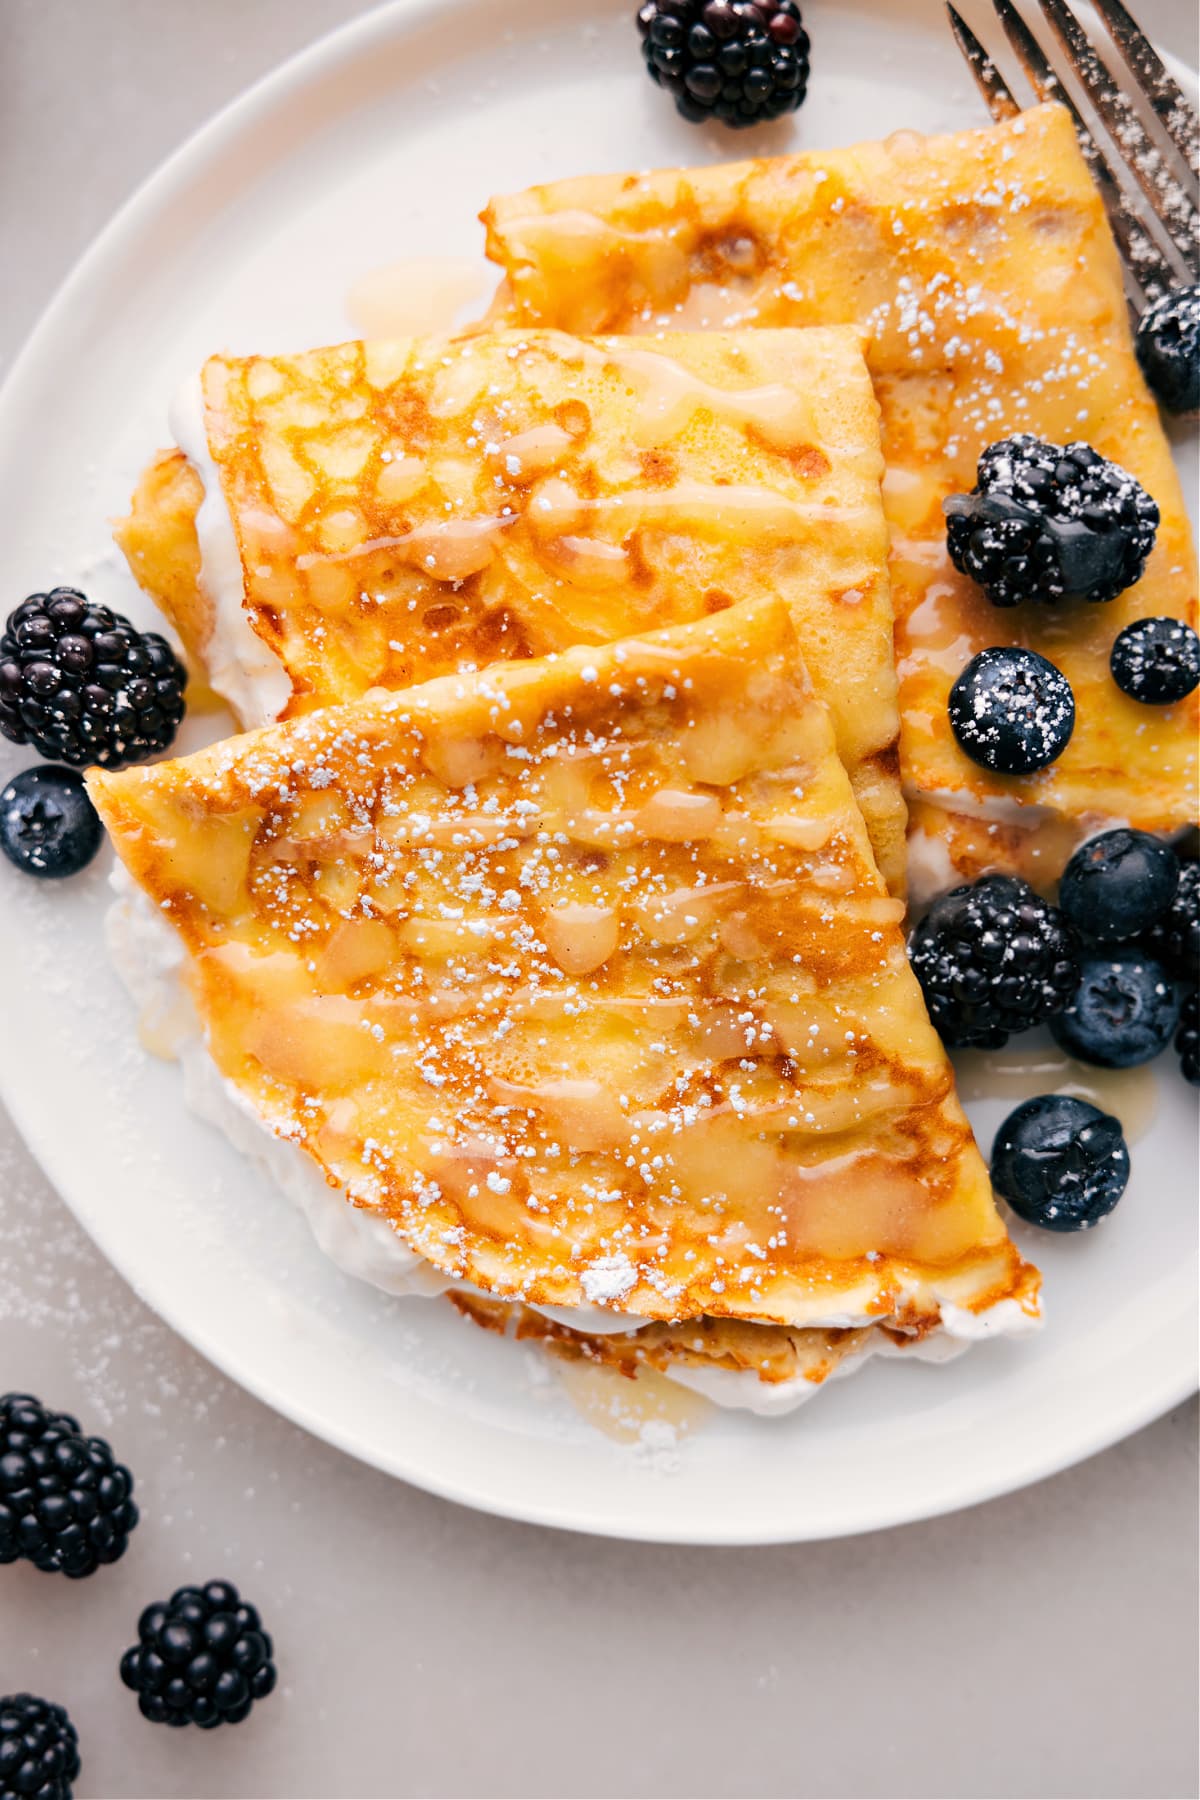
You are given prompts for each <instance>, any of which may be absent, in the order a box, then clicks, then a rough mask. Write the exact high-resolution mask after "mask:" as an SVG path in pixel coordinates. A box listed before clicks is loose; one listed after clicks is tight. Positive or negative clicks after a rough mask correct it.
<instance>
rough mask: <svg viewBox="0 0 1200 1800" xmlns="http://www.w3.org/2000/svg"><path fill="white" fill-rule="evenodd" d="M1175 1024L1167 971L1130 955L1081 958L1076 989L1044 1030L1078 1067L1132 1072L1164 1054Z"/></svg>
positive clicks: (1150, 960)
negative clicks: (1095, 1065)
mask: <svg viewBox="0 0 1200 1800" xmlns="http://www.w3.org/2000/svg"><path fill="white" fill-rule="evenodd" d="M1178 1023H1179V999H1178V997H1177V995H1176V992H1175V983H1174V982H1173V981H1172V979H1171V976H1170V974H1169V972H1168V971H1167V970H1166V969H1165V968H1164V967H1163V965H1162V963H1160V962H1155V961H1154V960H1153V958H1152V957H1149V956H1143V955H1141V954H1140V953H1139V952H1137V951H1136V950H1135V951H1131V952H1127V953H1126V954H1124V955H1118V956H1113V957H1106V956H1087V957H1084V959H1083V961H1082V963H1081V964H1080V970H1079V985H1078V986H1077V988H1076V989H1075V992H1074V993H1073V994H1072V995H1071V997H1070V999H1069V1000H1068V1002H1067V1004H1066V1006H1065V1007H1064V1008H1063V1010H1062V1011H1061V1012H1060V1013H1059V1014H1058V1015H1057V1017H1056V1018H1053V1019H1051V1021H1050V1030H1051V1032H1052V1033H1053V1035H1054V1037H1055V1039H1056V1041H1057V1042H1058V1043H1059V1044H1060V1045H1061V1046H1062V1048H1063V1049H1064V1050H1066V1051H1067V1052H1068V1053H1069V1054H1070V1055H1071V1056H1077V1057H1079V1059H1080V1061H1081V1062H1090V1063H1098V1064H1099V1065H1100V1066H1101V1068H1105V1069H1132V1068H1134V1067H1135V1066H1136V1065H1137V1064H1138V1063H1144V1062H1149V1061H1150V1059H1151V1058H1152V1057H1154V1056H1157V1055H1159V1053H1160V1052H1161V1051H1163V1050H1165V1049H1166V1047H1167V1045H1168V1044H1169V1043H1170V1042H1171V1039H1172V1038H1173V1037H1174V1035H1175V1028H1176V1026H1177V1025H1178Z"/></svg>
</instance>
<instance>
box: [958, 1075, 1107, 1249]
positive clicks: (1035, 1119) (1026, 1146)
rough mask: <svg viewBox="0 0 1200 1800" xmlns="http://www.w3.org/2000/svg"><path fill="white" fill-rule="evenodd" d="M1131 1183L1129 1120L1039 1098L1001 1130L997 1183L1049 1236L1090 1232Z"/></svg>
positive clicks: (1061, 1098)
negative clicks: (1124, 1129) (1125, 1133)
mask: <svg viewBox="0 0 1200 1800" xmlns="http://www.w3.org/2000/svg"><path fill="white" fill-rule="evenodd" d="M1128 1180H1129V1151H1128V1149H1127V1148H1126V1144H1125V1138H1124V1136H1123V1134H1122V1131H1121V1122H1120V1120H1119V1119H1114V1118H1113V1117H1112V1116H1111V1115H1110V1114H1108V1113H1103V1112H1101V1111H1100V1109H1099V1107H1097V1106H1089V1105H1088V1102H1087V1101H1086V1100H1075V1099H1072V1098H1071V1097H1070V1096H1069V1095H1067V1094H1039V1095H1038V1097H1037V1098H1036V1099H1035V1100H1026V1101H1025V1102H1024V1103H1023V1104H1022V1105H1020V1106H1018V1107H1017V1109H1016V1111H1015V1112H1011V1113H1009V1115H1008V1117H1007V1119H1005V1121H1004V1123H1003V1125H1002V1126H1001V1127H1000V1129H999V1131H998V1132H997V1133H996V1143H995V1146H994V1148H993V1150H992V1185H993V1186H994V1187H995V1189H996V1192H997V1193H998V1194H1000V1195H1001V1196H1002V1197H1003V1198H1004V1199H1005V1200H1007V1201H1008V1204H1009V1205H1010V1206H1011V1207H1012V1209H1013V1211H1014V1212H1015V1213H1016V1214H1018V1216H1019V1217H1020V1218H1022V1219H1024V1220H1025V1221H1026V1222H1027V1223H1028V1224H1030V1225H1040V1226H1041V1227H1042V1229H1043V1230H1044V1231H1086V1230H1087V1229H1088V1227H1089V1226H1090V1225H1097V1224H1099V1222H1100V1220H1101V1219H1103V1218H1106V1217H1107V1216H1108V1214H1109V1213H1110V1212H1111V1211H1112V1209H1113V1207H1114V1206H1115V1205H1116V1204H1117V1201H1118V1200H1119V1199H1120V1198H1121V1195H1122V1194H1123V1193H1124V1192H1125V1187H1126V1183H1127V1182H1128Z"/></svg>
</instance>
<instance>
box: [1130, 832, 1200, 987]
mask: <svg viewBox="0 0 1200 1800" xmlns="http://www.w3.org/2000/svg"><path fill="white" fill-rule="evenodd" d="M1142 942H1143V944H1144V945H1145V947H1146V949H1147V950H1148V951H1149V952H1150V954H1151V956H1154V957H1157V959H1158V961H1159V962H1162V963H1165V964H1166V966H1167V968H1168V969H1169V970H1170V971H1171V973H1172V975H1177V976H1178V977H1179V979H1180V980H1181V981H1190V982H1195V981H1200V862H1185V863H1181V864H1180V868H1179V886H1178V887H1177V888H1176V889H1175V898H1174V899H1173V900H1172V902H1171V904H1170V906H1168V908H1167V910H1166V912H1165V913H1163V915H1162V917H1161V918H1160V919H1158V920H1156V922H1155V923H1154V924H1153V925H1152V926H1151V927H1150V929H1149V931H1147V932H1145V933H1144V934H1143V936H1142Z"/></svg>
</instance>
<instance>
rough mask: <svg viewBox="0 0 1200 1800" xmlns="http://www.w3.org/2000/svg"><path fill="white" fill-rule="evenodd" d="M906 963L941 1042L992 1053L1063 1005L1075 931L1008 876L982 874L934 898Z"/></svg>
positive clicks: (1073, 963)
mask: <svg viewBox="0 0 1200 1800" xmlns="http://www.w3.org/2000/svg"><path fill="white" fill-rule="evenodd" d="M908 955H909V961H910V962H911V963H912V966H913V970H914V972H915V974H916V977H917V980H918V981H919V982H920V984H921V988H922V991H923V993H924V995H925V1004H926V1006H928V1008H929V1016H930V1018H931V1019H932V1020H933V1023H934V1025H935V1026H936V1028H937V1030H938V1032H939V1033H940V1034H941V1037H942V1039H943V1040H944V1042H945V1043H947V1044H950V1045H952V1046H954V1047H956V1048H967V1047H975V1048H978V1049H983V1050H998V1049H999V1048H1000V1046H1001V1045H1002V1044H1005V1043H1007V1041H1008V1038H1009V1034H1010V1033H1011V1032H1014V1031H1025V1030H1027V1029H1028V1028H1029V1027H1030V1026H1031V1025H1041V1024H1043V1023H1044V1022H1045V1020H1047V1019H1049V1018H1052V1017H1053V1015H1054V1014H1055V1013H1057V1012H1059V1011H1061V1009H1062V1008H1063V1007H1064V1006H1065V1005H1066V1003H1067V1001H1068V999H1069V998H1070V996H1071V994H1072V993H1073V992H1074V989H1075V985H1076V982H1077V981H1078V978H1079V963H1078V945H1077V940H1076V937H1075V933H1074V932H1073V931H1072V929H1071V927H1070V925H1068V923H1067V921H1066V920H1065V919H1064V918H1063V916H1062V914H1061V913H1060V912H1059V910H1058V908H1057V907H1056V906H1052V905H1051V904H1050V902H1049V901H1048V900H1043V899H1042V898H1041V897H1040V896H1039V895H1038V894H1035V893H1034V891H1033V889H1032V888H1031V887H1030V886H1029V885H1028V884H1027V883H1026V882H1024V881H1020V880H1018V879H1017V878H1016V877H1015V876H1012V875H985V876H983V878H982V879H981V880H979V881H976V882H974V883H972V884H971V885H970V886H969V887H957V888H952V889H951V890H950V892H949V893H948V894H942V895H941V896H940V898H938V899H937V900H935V901H934V903H933V905H932V906H931V907H930V909H929V911H928V912H927V913H926V914H925V917H924V918H923V919H922V920H921V922H920V924H919V925H918V926H917V928H916V930H915V931H914V932H913V934H912V937H911V939H910V940H909V946H908Z"/></svg>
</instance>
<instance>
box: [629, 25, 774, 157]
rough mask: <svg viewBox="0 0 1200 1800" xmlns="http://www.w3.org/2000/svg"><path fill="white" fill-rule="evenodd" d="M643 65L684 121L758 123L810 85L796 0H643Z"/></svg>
mask: <svg viewBox="0 0 1200 1800" xmlns="http://www.w3.org/2000/svg"><path fill="white" fill-rule="evenodd" d="M637 22H638V30H639V31H640V32H641V34H642V55H643V56H644V57H645V59H646V67H647V69H648V70H649V71H650V74H651V76H652V77H653V79H654V80H655V81H656V82H657V83H658V84H659V86H660V87H664V88H666V90H667V92H668V93H670V94H672V95H673V96H674V99H675V105H676V107H677V108H678V110H679V111H680V112H681V113H682V114H683V116H684V118H685V119H691V120H693V121H699V120H701V119H714V118H715V119H720V120H721V121H722V123H723V124H726V125H737V126H741V125H757V124H758V122H759V121H760V120H761V119H777V118H779V117H780V116H781V114H783V113H786V112H793V111H794V110H795V109H796V107H798V106H799V105H800V102H801V101H802V100H803V99H804V95H805V93H806V91H807V88H808V68H809V61H808V57H809V49H810V45H809V40H808V33H807V32H806V31H805V29H804V24H803V21H802V19H801V17H800V8H799V6H798V5H797V4H796V0H644V4H643V5H642V6H640V7H639V8H638V12H637Z"/></svg>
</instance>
